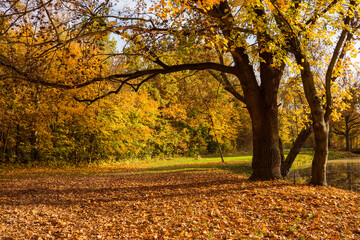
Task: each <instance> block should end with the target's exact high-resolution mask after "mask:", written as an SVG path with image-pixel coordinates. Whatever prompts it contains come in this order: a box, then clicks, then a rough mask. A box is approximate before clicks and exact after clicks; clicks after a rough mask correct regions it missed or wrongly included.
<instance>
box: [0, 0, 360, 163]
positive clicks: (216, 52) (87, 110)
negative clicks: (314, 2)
mask: <svg viewBox="0 0 360 240" xmlns="http://www.w3.org/2000/svg"><path fill="white" fill-rule="evenodd" d="M335 2H336V1H335ZM24 3H26V4H23V3H21V2H17V3H16V4H14V5H12V4H11V1H10V2H6V1H5V2H4V3H3V6H2V9H3V10H4V14H3V16H2V17H1V25H0V28H1V29H0V30H1V33H2V35H1V37H2V38H1V39H0V51H1V54H0V58H1V59H0V60H1V64H2V68H1V69H0V76H1V78H0V163H29V162H45V163H70V164H78V163H89V162H96V161H102V160H114V161H122V160H124V159H129V158H141V159H142V158H163V157H171V156H191V157H197V156H199V155H213V154H219V152H223V153H240V152H246V153H250V152H251V150H252V125H251V119H250V116H249V113H248V109H247V108H246V106H245V104H244V103H242V102H241V101H238V100H237V99H235V97H234V96H233V95H231V94H230V93H229V91H226V89H224V86H225V85H224V84H220V83H221V80H219V78H221V77H223V78H224V79H225V78H227V80H228V81H229V82H231V83H234V85H233V88H234V89H236V90H237V91H239V92H240V93H241V90H239V89H240V87H241V86H240V84H239V83H238V82H236V79H235V77H234V76H232V75H230V74H228V75H226V74H225V73H224V72H222V73H218V72H214V71H211V70H206V71H198V70H195V71H194V70H192V71H191V70H184V71H177V72H176V73H172V74H163V75H160V74H154V75H152V76H149V77H148V78H146V79H142V80H141V79H140V80H139V83H136V84H135V85H130V84H128V85H126V84H125V83H127V82H126V81H123V82H121V81H118V82H116V79H115V78H107V77H106V76H114V75H116V74H117V73H123V74H127V73H131V72H136V71H142V70H145V69H151V68H153V67H154V66H157V65H156V64H159V65H160V66H162V67H164V62H166V63H167V64H168V66H175V65H176V64H180V63H183V62H186V63H196V62H197V61H200V60H201V61H204V62H205V61H207V62H220V63H222V64H225V65H228V66H232V65H231V64H232V62H231V61H232V60H231V59H232V58H231V56H230V54H228V53H227V51H228V49H227V47H226V41H228V40H226V39H225V38H224V39H223V38H220V37H216V38H215V37H214V36H217V35H214V33H215V32H214V27H217V26H215V25H214V26H212V25H211V24H212V23H211V22H209V21H207V20H206V18H199V19H198V20H196V21H199V22H196V21H195V22H193V25H194V26H195V27H201V26H202V24H209V26H211V27H209V29H207V30H206V31H210V32H211V34H210V33H207V32H206V31H204V35H201V34H203V33H202V32H197V33H196V31H194V32H193V33H192V35H190V34H189V33H187V32H186V31H185V30H184V32H182V33H181V34H180V33H179V34H177V33H176V31H175V32H172V31H170V30H169V31H168V32H167V34H169V36H172V35H171V34H174V36H175V37H176V38H175V37H174V38H172V37H169V36H168V35H166V34H164V35H161V41H159V39H160V38H159V39H157V38H156V37H154V36H156V34H163V33H161V31H160V33H159V31H158V30H157V28H155V29H153V28H152V26H148V25H146V24H147V22H148V20H146V19H145V20H144V19H141V20H138V19H139V16H138V15H139V14H140V15H141V13H140V12H138V13H136V12H135V13H133V12H132V13H131V14H133V15H131V14H130V13H128V12H126V11H123V12H121V11H120V12H121V13H120V12H119V16H120V17H118V18H117V17H114V16H108V14H109V8H110V7H111V3H110V2H109V1H105V3H100V2H97V1H95V2H92V1H88V2H86V3H84V5H81V4H80V3H76V4H75V3H74V4H71V3H67V2H66V1H65V2H61V1H58V2H57V1H55V2H51V3H50V2H49V3H47V4H48V5H47V4H44V3H42V1H33V2H32V1H25V2H24ZM222 3H225V2H224V1H223V2H222ZM61 4H63V5H64V6H67V5H69V6H71V7H72V8H73V9H72V8H70V7H69V9H68V10H67V11H69V12H66V11H63V10H61V9H63V8H61V6H62V5H61ZM139 4H140V5H141V6H142V4H145V3H144V2H143V1H139ZM178 4H180V3H178ZM189 4H190V3H189ZM194 4H195V3H194ZM211 4H214V6H213V7H214V9H216V8H217V7H219V6H221V4H220V2H218V1H215V2H214V3H211ZM219 4H220V5H219ZM234 4H235V3H234ZM334 4H335V3H334ZM351 4H352V3H351ZM140 5H139V6H140ZM180 5H181V4H180ZM200 5H201V4H200ZM250 5H251V4H250ZM184 6H185V7H184ZM184 6H182V8H181V9H182V10H181V12H182V13H181V14H186V13H187V11H188V10H190V9H191V6H192V5H191V4H190V5H189V6H187V5H186V4H185V3H184ZM186 6H187V7H186ZM235 6H236V5H235ZM264 6H265V5H264ZM269 6H270V5H269ZM275 6H276V4H275ZM279 6H280V5H279ZM281 6H282V5H281ZM332 6H333V4H330V5H329V6H328V7H326V8H324V9H325V10H326V9H330V7H332ZM339 6H340V5H339ZM167 7H169V9H171V11H173V12H174V14H175V13H177V12H179V11H180V10H179V9H178V8H176V7H172V4H171V6H170V3H169V4H168V5H167V3H165V2H162V3H161V4H159V5H155V7H152V8H149V9H148V8H146V7H143V8H144V9H146V10H148V11H149V12H154V13H156V14H155V15H156V17H157V18H159V20H158V22H157V24H158V25H159V29H160V30H161V28H160V27H161V26H162V25H164V26H166V25H167V24H168V23H169V20H168V18H169V16H167V15H166V14H165V13H163V12H164V11H165V10H166V9H167ZM205 7H206V6H205ZM215 7H216V8H215ZM283 7H284V9H287V11H288V10H289V9H290V8H288V7H286V6H283ZM285 7H286V8H285ZM303 7H304V9H307V8H306V6H305V5H304V6H303ZM321 7H324V6H322V5H321ZM253 8H254V6H249V9H250V10H251V11H253V10H254V9H253ZM24 9H25V10H24ZM26 9H30V10H26ZM70 9H71V10H70ZM160 9H161V11H160ZM5 10H6V11H5ZM195 10H196V11H195V13H194V19H197V16H198V12H197V11H199V9H196V8H195ZM250 10H249V11H250ZM255 10H256V8H255ZM325 10H324V14H325V13H326V11H325ZM345 10H346V8H345ZM345 10H344V11H345ZM62 11H63V12H62ZM304 11H305V10H304ZM306 11H307V10H306ZM306 11H305V12H306ZM334 11H336V9H334ZM338 11H340V10H338ZM200 12H201V11H200ZM37 13H39V14H38V15H37ZM121 14H124V16H126V17H122V15H121ZM162 14H165V15H164V16H163V15H162ZM179 14H180V13H179ZM210 15H211V14H210ZM170 16H171V14H170ZM179 16H180V15H179ZM189 16H190V15H189ZM189 16H188V17H189ZM275 16H276V14H275ZM210 17H213V16H210ZM114 19H115V20H114ZM124 19H125V20H124ZM179 19H181V18H177V20H179ZM254 19H255V20H256V18H254ZM334 19H335V20H336V18H334ZM135 20H136V21H138V22H137V25H135V24H134V25H132V22H133V21H135ZM255 20H254V24H255V22H256V21H255ZM310 20H311V19H310ZM335 20H334V21H335ZM116 21H119V23H118V25H116V24H117V23H116ZM121 21H125V22H126V21H129V23H126V24H127V25H126V24H124V23H123V22H121ZM179 21H180V22H179V24H180V23H181V24H184V23H183V21H182V20H179ZM202 21H204V22H202ZM315 21H316V20H315ZM265 22H266V21H265ZM335 22H336V21H335ZM174 24H175V23H174ZM241 24H246V22H245V23H242V22H241ZM256 24H257V23H256ZM256 24H255V25H254V26H257V25H256ZM185 25H186V24H184V26H185ZM189 25H191V24H190V22H189ZM178 27H179V28H180V29H181V26H180V25H179V26H178ZM119 29H120V30H119ZM235 29H236V28H235ZM236 30H237V29H236ZM240 30H241V29H240ZM274 30H276V28H274ZM148 32H151V34H153V35H154V36H152V35H151V34H148ZM111 33H116V34H118V38H117V39H114V38H113V36H114V35H112V34H111ZM240 33H241V34H244V35H245V36H246V37H248V35H246V34H248V32H246V31H244V32H241V31H240ZM147 34H148V35H147ZM186 34H188V35H189V36H188V35H186ZM206 34H208V35H206ZM217 34H220V32H217ZM183 35H184V36H183ZM220 35H221V34H220ZM225 35H226V34H225ZM255 35H256V34H255ZM260 35H261V34H260ZM79 36H80V37H79ZM120 37H121V38H123V39H125V40H126V41H125V40H123V41H125V42H127V43H126V44H125V45H124V46H122V49H120V51H118V50H119V49H117V48H118V47H119V44H118V43H117V41H119V40H120ZM246 37H245V38H244V39H242V41H243V42H244V43H242V44H243V45H244V46H245V45H246V46H247V44H248V42H247V40H246V39H247V38H246ZM258 37H259V39H261V38H260V37H261V36H258ZM77 38H78V40H76V39H77ZM147 38H148V39H147ZM49 39H50V40H51V41H50V40H49ZM52 39H55V40H52ZM225 40H226V41H225ZM259 41H260V40H259ZM224 42H225V43H224ZM260 42H261V41H260ZM155 43H156V44H155ZM239 44H240V43H239ZM326 44H327V39H325V38H324V39H322V40H321V41H319V43H318V45H316V46H313V45H311V44H308V45H309V47H308V48H307V51H309V52H310V53H311V54H312V55H313V58H314V59H313V62H314V63H319V62H321V59H322V58H324V56H326V54H328V52H331V51H332V47H329V46H330V45H331V44H327V45H326ZM260 45H261V44H260ZM260 45H259V46H260ZM280 45H281V44H280ZM148 46H151V47H152V48H154V49H152V50H149V49H148ZM194 46H201V48H198V47H194ZM239 46H240V45H239ZM241 46H242V45H241ZM263 47H264V46H263ZM268 47H269V49H268V50H267V51H269V52H272V51H274V50H273V49H272V47H273V46H272V45H271V44H270V45H269V46H268ZM249 49H251V46H249ZM319 49H323V50H321V51H320V53H319ZM349 49H350V47H349ZM155 50H157V51H158V52H159V54H160V55H159V56H161V59H162V61H163V62H161V61H160V60H159V59H160V58H158V57H157V56H156V54H155V55H154V52H153V51H155ZM270 50H271V51H270ZM311 51H313V52H311ZM346 51H348V52H350V55H351V51H350V50H348V49H346ZM119 52H120V53H121V54H119ZM249 52H251V51H250V50H249ZM274 52H276V53H280V52H279V51H277V50H276V51H274ZM344 52H345V50H344ZM115 53H118V54H115ZM261 53H262V51H260V54H261ZM311 54H310V55H311ZM275 55H276V54H275V53H274V56H275ZM354 55H356V54H354ZM154 56H155V57H154ZM249 56H250V57H252V58H254V59H253V60H259V63H257V62H256V61H254V62H255V63H254V69H257V68H259V66H260V64H261V58H259V59H257V58H256V55H255V56H252V55H251V54H250V55H249ZM276 56H277V55H276ZM346 56H347V55H346ZM343 57H344V56H341V59H343ZM282 58H284V59H285V60H287V61H289V59H290V58H287V57H286V54H285V55H284V56H282ZM149 59H150V60H151V61H149ZM275 59H277V58H275ZM285 60H284V62H286V61H285ZM159 61H160V62H159ZM327 61H328V60H327ZM269 64H270V62H269ZM250 65H251V64H250ZM250 65H249V66H250ZM320 65H321V64H319V65H316V64H314V67H313V69H314V70H316V69H317V68H319V69H320V68H324V66H320ZM355 65H356V64H354V65H353V67H351V68H349V67H347V68H343V67H342V66H341V67H338V69H336V71H335V73H334V75H335V76H336V77H337V78H338V80H337V81H336V84H334V85H333V86H332V91H333V92H334V94H333V98H334V107H333V108H334V109H332V110H333V113H332V115H331V124H330V143H329V145H330V147H332V148H338V149H344V150H347V151H351V150H352V151H357V148H358V145H359V139H358V133H359V129H360V128H359V123H360V122H359V116H360V115H359V97H358V84H357V81H356V80H357V78H358V76H357V73H356V71H357V70H356V67H354V66H355ZM168 66H165V67H168ZM269 66H270V65H269ZM295 68H296V67H294V65H291V64H288V65H287V66H286V69H285V71H284V76H283V80H282V81H281V84H280V88H279V94H278V99H277V101H278V107H279V126H280V137H281V139H282V143H283V144H284V148H285V149H287V148H290V146H291V145H292V143H293V142H294V141H295V139H296V137H297V136H298V135H299V133H300V131H301V129H303V128H304V126H307V125H310V124H311V120H310V118H311V117H310V109H309V107H308V104H307V102H306V99H305V96H304V93H303V86H302V83H301V76H300V74H299V72H296V71H295V70H293V69H295ZM292 71H293V72H292ZM314 72H315V73H316V72H317V71H314ZM318 72H320V70H319V71H318ZM155 75H156V76H155ZM225 75H226V76H225ZM33 76H35V78H34V77H33ZM224 76H225V77H224ZM314 76H315V80H316V84H317V85H316V87H317V88H319V89H320V90H319V95H323V96H324V95H325V89H324V88H323V87H322V85H321V84H322V83H321V82H320V80H319V79H320V78H321V77H323V76H322V74H320V73H319V74H318V73H316V74H314ZM36 78H37V79H46V82H45V84H44V82H43V83H41V82H40V80H39V81H38V80H36ZM96 78H99V79H102V80H103V81H96ZM231 78H234V79H231ZM34 79H35V80H34ZM89 79H92V81H93V83H94V84H89V85H86V86H82V87H81V88H77V87H76V89H75V87H73V88H74V89H65V88H64V86H70V85H71V86H78V85H81V84H82V83H83V82H86V80H89ZM104 80H106V81H104ZM235 83H236V84H235ZM77 84H78V85H77ZM119 84H120V87H118V86H119ZM50 85H51V87H49V86H50ZM123 85H124V86H123ZM54 86H55V87H54ZM56 86H59V87H56ZM140 86H141V87H140ZM114 89H115V90H114ZM120 90H121V91H120ZM113 93H115V94H113ZM94 96H95V97H94ZM322 101H325V100H324V99H322ZM331 107H332V106H331ZM304 147H306V148H312V147H314V139H313V137H310V138H309V139H308V140H307V142H306V143H305V146H304Z"/></svg>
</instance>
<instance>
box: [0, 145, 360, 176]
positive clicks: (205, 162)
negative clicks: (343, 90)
mask: <svg viewBox="0 0 360 240" xmlns="http://www.w3.org/2000/svg"><path fill="white" fill-rule="evenodd" d="M285 153H288V150H285ZM313 155H314V152H313V151H310V150H309V149H306V150H305V151H302V152H301V153H300V154H299V155H298V156H297V158H296V160H295V162H294V164H293V166H292V168H291V170H294V169H302V168H307V167H310V166H311V162H312V159H313ZM359 156H360V155H356V154H353V153H349V152H340V151H330V152H329V159H339V158H349V157H359ZM251 159H252V156H250V155H247V156H243V155H239V156H226V157H224V160H225V163H222V162H221V158H220V157H213V156H211V157H200V158H194V157H177V158H167V159H147V160H137V159H130V160H126V161H102V162H99V163H92V164H89V165H81V166H71V165H64V166H62V167H61V166H60V167H59V166H54V165H52V166H43V165H41V164H39V165H37V164H34V163H32V164H28V165H0V175H8V174H16V175H20V174H28V173H40V174H43V173H45V174H46V173H49V174H54V173H55V174H67V173H70V174H79V173H80V174H100V173H110V172H111V173H117V172H159V171H162V172H169V171H195V170H196V171H199V170H226V171H230V172H234V173H239V174H244V175H249V174H251Z"/></svg>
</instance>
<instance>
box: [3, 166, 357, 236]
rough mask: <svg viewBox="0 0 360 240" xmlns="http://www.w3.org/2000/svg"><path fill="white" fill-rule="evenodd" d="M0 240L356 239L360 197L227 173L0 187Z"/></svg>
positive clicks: (68, 178)
mask: <svg viewBox="0 0 360 240" xmlns="http://www.w3.org/2000/svg"><path fill="white" fill-rule="evenodd" d="M0 236H1V237H0V239H3V240H5V239H6V240H10V239H360V194H359V193H355V192H351V191H346V190H341V189H336V188H333V187H313V186H306V185H294V184H291V183H289V182H285V181H280V180H279V181H269V182H251V181H248V180H247V178H246V177H245V176H243V175H238V174H233V173H229V172H227V171H191V172H186V171H184V172H171V173H166V172H165V173H164V172H162V173H119V174H114V173H111V174H109V173H108V174H98V175H79V174H78V175H46V174H41V175H31V174H30V175H27V176H21V177H19V176H3V177H2V178H1V179H0Z"/></svg>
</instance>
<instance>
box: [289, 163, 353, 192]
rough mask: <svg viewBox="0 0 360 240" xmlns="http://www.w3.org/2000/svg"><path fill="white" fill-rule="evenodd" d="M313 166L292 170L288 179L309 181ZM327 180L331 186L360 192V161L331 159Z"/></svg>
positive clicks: (297, 181) (328, 165) (298, 181)
mask: <svg viewBox="0 0 360 240" xmlns="http://www.w3.org/2000/svg"><path fill="white" fill-rule="evenodd" d="M310 177H311V168H305V169H301V170H295V171H291V172H290V173H289V176H288V177H287V179H288V180H291V181H294V182H296V183H303V182H309V181H310ZM327 181H328V184H329V185H330V186H333V187H338V188H342V189H347V190H353V191H356V192H360V161H329V162H328V164H327Z"/></svg>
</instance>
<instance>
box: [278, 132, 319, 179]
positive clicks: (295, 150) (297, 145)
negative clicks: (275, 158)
mask: <svg viewBox="0 0 360 240" xmlns="http://www.w3.org/2000/svg"><path fill="white" fill-rule="evenodd" d="M311 132H312V127H311V126H306V127H304V128H303V129H302V130H301V132H300V134H299V135H298V137H297V138H296V140H295V142H294V143H293V145H292V147H291V149H290V151H289V154H288V155H287V157H286V159H285V160H284V161H283V163H282V164H281V175H282V176H283V177H286V176H287V175H288V173H289V170H290V168H291V166H292V164H293V163H294V161H295V158H296V156H297V155H298V154H299V152H300V150H301V148H302V146H303V145H304V144H305V142H306V140H307V139H308V137H309V136H310V134H311Z"/></svg>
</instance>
